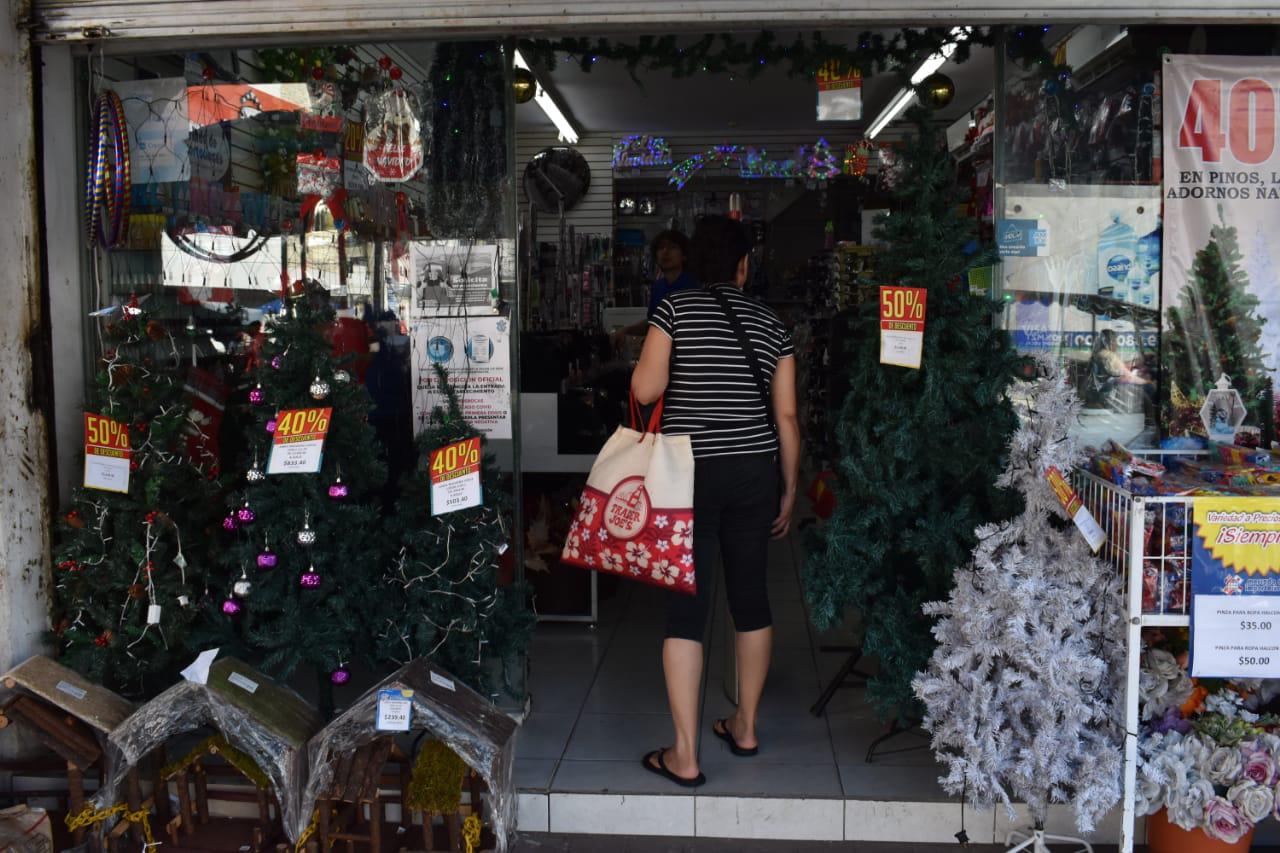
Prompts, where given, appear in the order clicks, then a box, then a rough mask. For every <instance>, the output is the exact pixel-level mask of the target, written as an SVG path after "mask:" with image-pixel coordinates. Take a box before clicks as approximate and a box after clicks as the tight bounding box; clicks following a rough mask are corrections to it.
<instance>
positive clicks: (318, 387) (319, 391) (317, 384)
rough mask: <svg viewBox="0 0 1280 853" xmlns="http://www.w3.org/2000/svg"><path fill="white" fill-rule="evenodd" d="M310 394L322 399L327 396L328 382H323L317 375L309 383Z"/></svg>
mask: <svg viewBox="0 0 1280 853" xmlns="http://www.w3.org/2000/svg"><path fill="white" fill-rule="evenodd" d="M309 390H310V391H311V396H312V397H314V398H315V399H317V400H323V399H324V398H325V397H328V396H329V383H328V382H325V381H324V380H323V379H321V378H320V377H319V376H317V377H316V378H315V380H314V381H313V382H312V383H311V388H310V389H309Z"/></svg>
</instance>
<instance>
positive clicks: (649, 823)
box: [550, 794, 694, 836]
mask: <svg viewBox="0 0 1280 853" xmlns="http://www.w3.org/2000/svg"><path fill="white" fill-rule="evenodd" d="M693 801H694V798H693V797H689V796H683V797H681V796H671V797H665V796H658V795H653V794H551V795H550V818H551V819H550V826H551V829H550V831H551V832H575V833H594V834H597V835H675V836H681V835H683V836H689V835H693V834H694V820H693V812H694V805H693Z"/></svg>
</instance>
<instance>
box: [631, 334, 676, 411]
mask: <svg viewBox="0 0 1280 853" xmlns="http://www.w3.org/2000/svg"><path fill="white" fill-rule="evenodd" d="M670 365H671V338H669V337H667V333H666V332H664V331H662V330H661V329H656V328H654V327H653V326H650V327H649V334H647V335H646V336H645V339H644V349H642V350H640V363H639V364H637V365H636V369H635V372H634V373H632V374H631V393H633V394H635V395H636V400H637V401H639V402H640V404H641V405H645V406H647V405H649V404H650V403H653V402H655V401H656V400H657V399H658V398H659V397H661V396H662V392H664V391H666V390H667V370H668V368H669V367H670Z"/></svg>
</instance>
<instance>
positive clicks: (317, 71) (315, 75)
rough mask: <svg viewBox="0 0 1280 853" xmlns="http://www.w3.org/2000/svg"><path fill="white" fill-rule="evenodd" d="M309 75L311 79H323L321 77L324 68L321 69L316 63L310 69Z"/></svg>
mask: <svg viewBox="0 0 1280 853" xmlns="http://www.w3.org/2000/svg"><path fill="white" fill-rule="evenodd" d="M311 77H312V79H314V80H323V79H324V69H323V68H321V67H320V66H318V65H317V66H316V67H315V68H312V69H311Z"/></svg>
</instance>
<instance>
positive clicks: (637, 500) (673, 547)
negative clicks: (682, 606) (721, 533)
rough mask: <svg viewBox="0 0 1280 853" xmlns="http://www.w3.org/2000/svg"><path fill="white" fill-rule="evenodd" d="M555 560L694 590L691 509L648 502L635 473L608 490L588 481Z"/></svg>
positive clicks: (683, 590)
mask: <svg viewBox="0 0 1280 853" xmlns="http://www.w3.org/2000/svg"><path fill="white" fill-rule="evenodd" d="M560 559H561V561H562V562H565V563H568V564H569V565H573V566H580V567H582V568H584V569H597V570H600V571H605V572H611V573H613V574H617V575H622V576H623V577H629V578H633V579H635V580H637V581H640V582H641V583H647V584H650V585H652V586H659V587H663V588H665V589H675V590H679V591H680V592H684V593H688V594H690V595H693V594H696V592H697V584H696V582H695V576H694V571H693V510H692V508H689V509H664V508H661V507H653V506H650V504H649V497H648V493H647V491H646V490H645V488H644V481H643V479H642V478H640V477H631V478H628V479H626V480H623V481H622V482H621V483H619V484H618V485H617V486H615V487H614V490H613V493H612V494H609V495H606V494H604V493H603V492H601V491H599V490H597V489H593V488H591V487H590V486H588V487H586V488H585V489H583V491H582V499H581V501H580V502H579V504H578V515H577V518H575V519H574V522H573V525H572V526H571V527H570V528H569V536H568V538H567V539H566V540H565V545H564V550H563V551H562V552H561V554H560Z"/></svg>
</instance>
